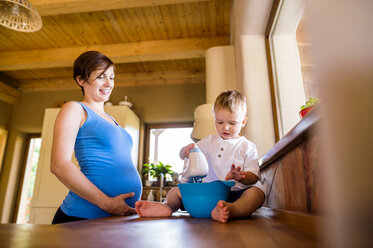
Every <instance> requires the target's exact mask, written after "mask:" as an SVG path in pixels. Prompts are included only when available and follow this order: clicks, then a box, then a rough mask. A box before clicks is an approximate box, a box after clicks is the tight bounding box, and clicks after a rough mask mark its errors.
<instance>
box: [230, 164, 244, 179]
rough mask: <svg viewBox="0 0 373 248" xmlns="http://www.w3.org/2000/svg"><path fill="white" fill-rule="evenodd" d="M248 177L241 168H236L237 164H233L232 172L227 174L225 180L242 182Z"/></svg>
mask: <svg viewBox="0 0 373 248" xmlns="http://www.w3.org/2000/svg"><path fill="white" fill-rule="evenodd" d="M245 178H246V175H245V172H244V171H243V170H241V166H237V168H236V166H235V164H232V166H231V170H230V171H229V172H228V173H227V175H226V176H225V180H229V179H234V180H236V181H240V180H242V179H245Z"/></svg>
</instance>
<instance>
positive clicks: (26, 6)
mask: <svg viewBox="0 0 373 248" xmlns="http://www.w3.org/2000/svg"><path fill="white" fill-rule="evenodd" d="M0 25H2V26H4V27H7V28H10V29H13V30H16V31H21V32H34V31H38V30H39V29H41V27H42V26H43V22H42V20H41V17H40V15H39V13H38V11H37V10H36V9H35V8H34V7H33V6H32V5H31V4H30V3H29V2H28V1H27V0H0Z"/></svg>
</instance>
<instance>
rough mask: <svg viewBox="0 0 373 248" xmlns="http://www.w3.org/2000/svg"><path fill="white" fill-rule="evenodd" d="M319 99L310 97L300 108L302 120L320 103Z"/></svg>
mask: <svg viewBox="0 0 373 248" xmlns="http://www.w3.org/2000/svg"><path fill="white" fill-rule="evenodd" d="M319 102H320V100H319V99H317V98H316V97H310V98H309V99H308V101H307V102H306V104H305V105H302V106H301V107H300V111H299V115H300V117H301V118H304V117H305V116H306V115H307V114H308V113H309V112H310V111H311V110H312V109H313V108H314V107H315V106H316V105H317V104H318V103H319Z"/></svg>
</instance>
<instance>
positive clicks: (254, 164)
mask: <svg viewBox="0 0 373 248" xmlns="http://www.w3.org/2000/svg"><path fill="white" fill-rule="evenodd" d="M243 170H244V171H250V172H252V173H254V174H255V175H256V176H258V177H259V178H260V169H259V163H258V152H257V150H256V146H255V145H254V144H251V145H249V147H248V149H247V151H246V154H245V159H244V165H243Z"/></svg>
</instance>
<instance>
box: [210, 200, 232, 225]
mask: <svg viewBox="0 0 373 248" xmlns="http://www.w3.org/2000/svg"><path fill="white" fill-rule="evenodd" d="M229 217H230V211H229V203H227V202H225V201H222V200H220V201H219V202H218V204H216V207H215V208H214V209H213V210H212V211H211V218H212V219H213V220H216V221H219V222H221V223H227V222H228V219H229Z"/></svg>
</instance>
